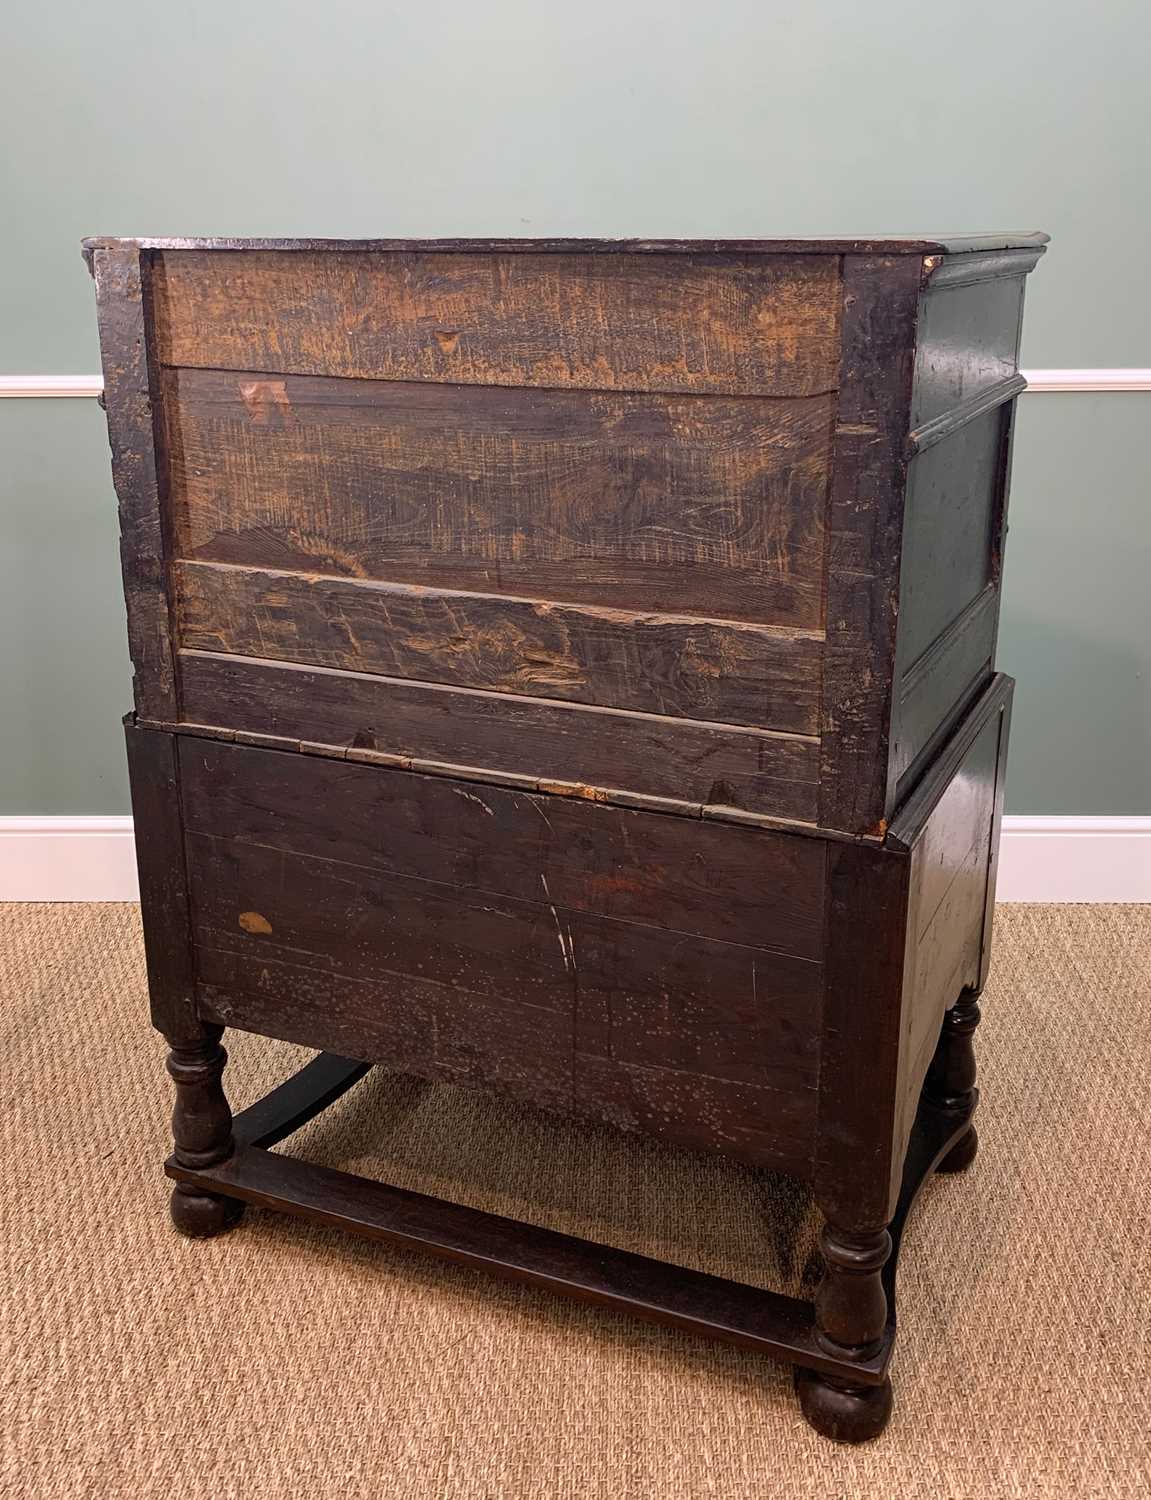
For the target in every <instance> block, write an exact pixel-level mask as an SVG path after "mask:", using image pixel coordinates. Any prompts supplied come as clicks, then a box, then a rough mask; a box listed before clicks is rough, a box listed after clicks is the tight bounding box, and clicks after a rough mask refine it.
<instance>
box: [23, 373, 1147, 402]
mask: <svg viewBox="0 0 1151 1500" xmlns="http://www.w3.org/2000/svg"><path fill="white" fill-rule="evenodd" d="M1022 373H1023V375H1024V376H1025V377H1026V380H1027V389H1028V391H1035V392H1036V393H1038V392H1040V391H1151V370H1098V369H1090V370H1024V371H1023V372H1022ZM103 389H104V382H103V381H102V380H101V379H100V376H99V375H0V397H3V396H11V397H17V398H23V399H27V398H28V397H33V396H50V397H57V398H59V397H67V396H98V395H99V394H100V392H101V391H102V390H103Z"/></svg>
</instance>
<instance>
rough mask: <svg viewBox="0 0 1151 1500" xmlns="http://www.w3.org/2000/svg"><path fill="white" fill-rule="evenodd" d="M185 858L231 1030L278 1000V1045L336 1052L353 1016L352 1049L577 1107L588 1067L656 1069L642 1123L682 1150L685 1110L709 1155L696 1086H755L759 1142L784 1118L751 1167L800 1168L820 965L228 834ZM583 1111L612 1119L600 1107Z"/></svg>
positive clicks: (716, 1135) (201, 935)
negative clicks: (343, 1025)
mask: <svg viewBox="0 0 1151 1500" xmlns="http://www.w3.org/2000/svg"><path fill="white" fill-rule="evenodd" d="M187 848H188V863H189V871H190V879H191V882H192V886H193V890H194V893H195V910H196V917H195V956H196V966H197V971H198V973H199V976H200V980H201V983H203V984H206V985H211V986H213V987H215V989H216V990H217V991H218V992H220V995H219V999H218V1001H217V1005H218V1007H219V1008H220V1010H221V1011H222V1012H223V1013H225V1014H226V1015H227V1016H228V1019H229V1022H230V1024H236V1023H237V1021H238V1020H242V1021H245V1022H247V1023H249V1024H250V1023H251V1020H252V1017H251V1015H250V1013H249V1012H248V1011H247V1010H246V1006H245V1000H246V997H247V996H249V995H252V994H255V995H256V996H261V995H267V993H268V991H269V989H270V990H271V991H272V995H273V996H274V998H275V1001H276V1004H275V1011H276V1012H277V1013H278V1014H276V1015H273V1016H271V1017H270V1018H269V1019H270V1021H271V1030H272V1032H273V1034H277V1033H278V1031H284V1032H285V1033H287V1032H289V1031H294V1032H295V1034H296V1035H297V1036H298V1037H299V1038H300V1039H301V1040H304V1041H306V1042H309V1043H311V1044H313V1045H323V1046H330V1045H331V1044H332V1043H333V1042H336V1041H337V1040H338V1038H337V1036H336V1035H333V1034H332V1031H331V1030H329V1028H334V1027H335V1025H337V1024H338V1021H339V1018H340V1017H341V1015H343V1014H345V1013H347V1012H348V1011H349V1010H352V1011H353V1013H354V1017H355V1020H354V1024H353V1025H352V1026H351V1027H349V1028H348V1037H347V1040H348V1041H351V1040H353V1039H355V1042H356V1045H355V1047H354V1049H353V1051H354V1052H363V1051H364V1050H366V1049H369V1050H371V1051H372V1052H374V1053H376V1055H382V1058H383V1060H384V1061H386V1062H388V1063H389V1064H390V1065H391V1066H393V1067H400V1068H403V1069H405V1070H410V1071H414V1072H417V1073H421V1074H423V1075H425V1076H430V1077H447V1078H451V1079H455V1080H456V1081H459V1082H465V1083H469V1082H470V1083H477V1084H482V1085H485V1086H488V1087H498V1088H502V1089H503V1090H504V1091H506V1092H509V1093H513V1094H517V1093H518V1094H519V1095H520V1096H521V1097H524V1098H527V1099H530V1100H532V1101H533V1102H543V1103H545V1104H547V1103H550V1104H552V1105H553V1106H555V1107H558V1108H562V1109H575V1110H577V1111H578V1110H579V1109H580V1108H581V1101H580V1098H579V1093H580V1086H579V1083H578V1074H579V1065H580V1063H581V1061H582V1060H587V1062H588V1063H591V1064H598V1065H599V1066H598V1068H597V1069H596V1072H597V1073H598V1076H599V1088H600V1089H601V1090H602V1089H603V1088H605V1087H606V1088H607V1089H608V1091H609V1094H610V1093H612V1092H614V1088H615V1087H616V1086H618V1085H616V1084H615V1082H614V1080H613V1079H612V1074H613V1073H614V1071H615V1070H616V1068H618V1067H624V1068H626V1069H628V1070H629V1073H630V1072H631V1071H632V1070H637V1071H641V1072H645V1073H646V1072H649V1071H650V1072H653V1073H655V1074H656V1075H657V1076H664V1075H666V1077H665V1078H664V1083H663V1089H662V1092H663V1093H664V1096H665V1102H666V1103H667V1104H668V1105H669V1106H670V1107H669V1108H668V1109H667V1110H666V1116H665V1120H664V1121H660V1120H658V1119H657V1120H655V1121H653V1122H652V1124H651V1125H650V1126H649V1127H648V1128H650V1129H652V1132H653V1133H654V1134H656V1135H664V1136H665V1137H668V1136H669V1135H670V1138H671V1139H681V1140H682V1139H683V1138H682V1136H679V1135H678V1134H677V1131H676V1123H677V1116H678V1117H681V1118H682V1117H684V1116H686V1120H685V1121H684V1122H683V1123H681V1124H680V1126H679V1128H680V1129H683V1128H684V1127H685V1125H686V1126H687V1128H690V1129H691V1131H692V1136H691V1138H690V1139H689V1140H688V1141H687V1142H685V1143H689V1144H693V1145H695V1146H697V1147H705V1148H706V1147H708V1146H711V1147H719V1146H722V1145H723V1144H725V1143H724V1142H723V1139H722V1133H721V1132H720V1131H717V1130H716V1129H715V1126H714V1116H713V1122H712V1127H711V1130H710V1133H708V1132H706V1131H705V1130H703V1129H701V1127H702V1126H703V1125H704V1124H705V1123H706V1112H705V1113H704V1119H703V1120H701V1119H699V1112H698V1111H697V1109H695V1108H693V1107H692V1104H691V1098H692V1093H693V1086H695V1088H694V1091H695V1092H700V1091H701V1090H702V1092H703V1093H704V1094H708V1093H713V1094H715V1095H718V1096H719V1097H720V1098H723V1097H725V1096H729V1095H730V1093H731V1091H732V1090H736V1091H739V1090H742V1089H746V1088H750V1089H751V1090H752V1091H753V1092H758V1094H759V1118H760V1119H761V1120H763V1121H764V1125H765V1127H768V1122H770V1127H768V1128H765V1130H764V1134H765V1135H767V1134H769V1133H774V1129H773V1128H774V1127H775V1126H776V1125H778V1124H779V1123H780V1122H782V1128H781V1129H780V1131H779V1135H780V1138H781V1143H780V1144H775V1145H771V1144H767V1143H766V1142H765V1143H764V1144H763V1145H762V1146H761V1147H760V1149H761V1150H763V1151H764V1152H765V1155H764V1156H763V1157H762V1158H758V1159H763V1160H771V1161H780V1160H787V1161H790V1160H792V1159H793V1156H794V1155H799V1156H800V1157H801V1158H802V1154H803V1150H802V1148H803V1144H804V1143H805V1141H806V1139H807V1137H808V1134H809V1131H810V1125H811V1119H812V1116H813V1114H814V1100H815V1092H814V1090H815V1079H816V1071H817V1063H818V1059H817V1053H816V1045H815V1042H816V1038H815V1033H814V1030H813V1028H812V1026H811V1016H812V1014H813V1012H814V1009H815V1008H816V1007H817V1006H818V1004H819V1000H820V992H821V983H822V980H821V969H820V966H819V965H817V964H812V963H808V962H805V961H803V960H799V959H792V958H786V957H784V956H783V955H780V954H764V953H763V952H762V951H758V950H754V949H745V948H741V947H739V946H737V945H734V944H731V943H715V942H711V941H709V940H707V939H705V938H700V937H687V936H685V935H683V934H677V933H668V932H664V931H660V930H658V929H656V928H651V927H646V926H639V925H635V924H632V923H626V922H619V921H611V920H608V919H605V918H602V917H594V916H590V915H587V914H584V913H576V912H570V911H561V910H560V909H558V908H556V907H554V906H552V905H550V904H548V903H547V902H546V901H537V902H527V901H515V900H511V899H510V898H507V897H499V896H495V895H492V894H490V893H482V894H481V893H475V894H470V893H467V892H463V891H461V890H460V889H458V888H441V887H437V886H436V885H434V884H432V883H430V882H427V881H414V880H406V879H402V878H400V877H396V876H390V875H384V874H380V873H378V872H375V871H371V870H366V869H363V868H362V867H358V866H349V865H346V864H344V863H342V862H339V861H333V860H328V859H319V858H311V857H308V856H301V855H293V856H290V857H288V858H285V856H284V854H283V853H282V852H281V851H279V850H275V849H268V848H265V847H263V846H261V845H255V844H247V843H244V842H241V841H239V840H235V839H228V838H214V837H211V836H205V835H201V834H192V835H190V836H189V837H188V840H187ZM301 970H302V971H303V978H304V980H305V982H304V983H303V984H300V983H299V980H300V978H301V972H300V971H301ZM317 1012H318V1014H317ZM261 1029H262V1028H261ZM345 1045H346V1043H345ZM377 1049H378V1051H377ZM605 1074H606V1077H605ZM697 1080H698V1084H697ZM676 1082H678V1085H679V1086H678V1087H676V1086H675V1083H676ZM626 1092H627V1093H629V1094H630V1087H628V1089H627V1090H626ZM680 1101H683V1102H680ZM684 1102H686V1103H687V1109H686V1110H685V1108H684ZM743 1102H746V1101H743ZM591 1112H593V1113H595V1114H597V1115H598V1116H599V1117H601V1118H604V1117H607V1118H611V1117H612V1115H611V1114H610V1112H609V1110H608V1108H607V1107H606V1103H605V1102H601V1103H600V1104H599V1105H597V1106H596V1107H594V1108H593V1109H592V1111H591ZM732 1113H733V1114H734V1113H735V1111H734V1110H733V1111H732Z"/></svg>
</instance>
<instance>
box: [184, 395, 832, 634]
mask: <svg viewBox="0 0 1151 1500" xmlns="http://www.w3.org/2000/svg"><path fill="white" fill-rule="evenodd" d="M164 409H165V413H166V431H167V443H168V447H169V450H170V466H171V488H172V501H171V504H172V513H173V524H174V529H175V533H176V539H177V547H178V550H179V552H180V554H181V555H182V556H184V557H190V558H197V559H202V560H206V561H214V562H227V563H238V564H241V565H244V566H251V567H262V568H277V569H284V568H294V569H297V570H301V571H305V572H317V573H326V574H334V575H342V576H348V577H360V578H378V579H386V580H389V581H393V582H401V583H414V584H426V585H439V586H443V587H447V588H459V589H474V590H477V591H479V592H483V593H510V594H519V595H527V596H530V597H533V598H545V599H554V600H558V601H567V602H588V603H596V604H601V605H604V606H608V607H613V608H622V609H634V610H640V611H647V610H662V611H667V612H670V613H674V614H683V613H694V614H698V615H701V616H703V617H705V618H714V617H720V618H733V619H742V620H753V621H757V622H759V623H763V624H780V625H793V626H800V627H807V628H817V627H819V625H820V624H821V622H822V588H823V497H824V492H825V490H826V485H827V466H828V451H829V444H830V438H831V425H832V415H833V401H832V398H831V397H830V396H820V397H815V398H812V399H809V400H783V401H766V400H762V401H761V400H748V399H733V398H724V397H698V396H680V397H669V396H665V395H658V394H656V395H634V394H624V395H619V394H611V393H606V394H605V393H589V392H586V391H562V390H560V391H557V390H544V391H540V390H516V391H513V390H507V389H494V388H487V387H477V386H466V385H436V384H430V383H426V384H421V383H418V382H412V381H396V382H389V381H365V380H331V379H305V378H299V377H290V376H283V375H281V376H280V377H278V378H276V379H270V378H265V377H262V376H260V375H258V374H255V373H253V372H252V371H250V370H248V371H245V372H242V373H239V374H236V373H233V372H220V371H199V370H181V371H177V372H169V373H168V374H167V376H166V379H165V386H164Z"/></svg>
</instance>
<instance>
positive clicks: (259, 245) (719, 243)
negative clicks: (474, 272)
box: [81, 230, 1050, 263]
mask: <svg viewBox="0 0 1151 1500" xmlns="http://www.w3.org/2000/svg"><path fill="white" fill-rule="evenodd" d="M1049 239H1050V236H1049V235H1047V234H1044V233H1042V232H1041V231H1039V230H1025V231H1012V230H1004V231H1002V232H1000V233H988V234H973V235H944V236H926V237H921V236H909V237H907V238H900V237H894V238H890V239H888V238H884V237H882V236H879V237H876V236H871V237H864V238H851V237H848V238H840V239H799V240H796V239H792V240H677V239H658V238H651V239H630V240H613V239H564V238H537V239H410V240H406V239H374V240H373V239H367V240H339V239H334V240H329V239H307V238H305V239H228V238H223V239H220V238H211V237H209V238H201V239H197V238H187V239H185V238H180V237H175V238H169V239H164V238H159V239H149V238H139V239H136V238H117V237H114V236H101V235H96V236H93V237H90V238H87V239H84V240H82V241H81V246H82V249H83V253H84V258H85V259H86V260H87V261H89V263H90V262H91V257H92V255H93V254H94V252H95V251H97V250H106V249H109V248H113V247H121V246H124V247H130V248H131V249H135V250H303V251H308V250H337V251H346V252H349V253H352V252H356V251H363V252H366V253H369V254H370V253H372V252H380V251H389V250H393V251H405V250H413V251H415V250H419V251H437V250H438V251H451V252H456V253H459V254H474V255H487V254H492V253H512V254H514V253H516V252H522V253H526V254H534V255H541V254H542V255H548V254H555V255H566V254H570V253H572V252H573V251H575V252H578V253H582V254H589V255H611V254H617V255H619V254H622V255H644V254H646V255H700V254H703V255H708V254H711V255H778V254H786V253H798V254H803V253H805V252H806V253H809V254H812V255H821V254H826V255H837V254H843V255H867V254H879V255H923V254H931V253H934V254H939V255H972V254H978V253H980V252H984V251H995V250H1036V251H1038V253H1039V254H1042V247H1043V246H1044V245H1046V244H1047V243H1048V241H1049ZM1037 258H1038V257H1037Z"/></svg>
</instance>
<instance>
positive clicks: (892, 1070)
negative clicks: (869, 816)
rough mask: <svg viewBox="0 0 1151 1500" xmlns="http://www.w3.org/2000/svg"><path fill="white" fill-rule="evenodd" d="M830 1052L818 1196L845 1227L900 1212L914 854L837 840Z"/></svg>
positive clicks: (827, 1019) (872, 1225)
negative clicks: (900, 1092) (899, 1136)
mask: <svg viewBox="0 0 1151 1500" xmlns="http://www.w3.org/2000/svg"><path fill="white" fill-rule="evenodd" d="M826 849H827V861H828V864H827V934H828V937H827V949H826V954H825V968H824V975H825V986H826V987H825V991H824V1013H823V1026H822V1035H823V1051H822V1056H821V1058H820V1071H819V1125H818V1129H817V1138H816V1148H815V1196H816V1199H817V1201H818V1203H819V1206H820V1208H821V1209H822V1210H823V1212H824V1214H825V1215H826V1216H827V1218H828V1219H829V1220H830V1222H831V1223H833V1224H836V1225H838V1226H839V1228H841V1229H850V1230H863V1229H879V1228H881V1227H882V1226H883V1225H885V1224H886V1223H887V1222H888V1220H889V1219H890V1218H891V1215H892V1213H893V1212H894V1209H895V1200H896V1197H897V1196H898V1190H899V1180H900V1173H901V1170H902V1166H903V1159H902V1156H901V1155H897V1153H896V1150H895V1145H896V1098H897V1093H896V1091H897V1084H898V1079H899V1063H900V1032H901V1027H902V1014H903V991H904V969H905V965H906V961H907V954H906V950H907V941H906V938H907V920H908V883H909V878H910V869H911V861H910V857H909V856H908V855H907V854H904V853H899V852H896V851H893V850H889V849H875V848H870V847H868V846H867V845H863V844H846V843H844V844H841V843H837V842H831V841H829V842H828V843H827V845H826Z"/></svg>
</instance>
